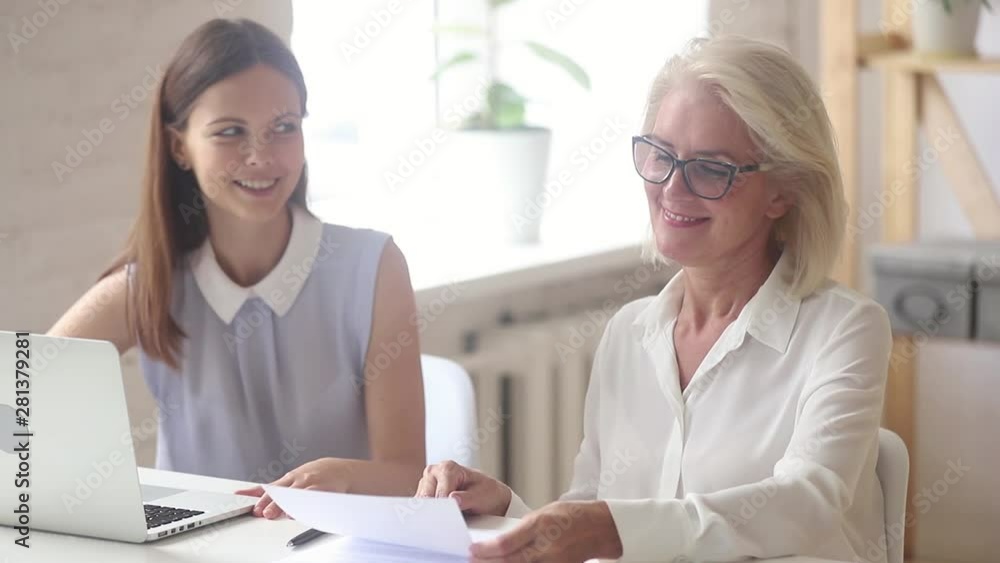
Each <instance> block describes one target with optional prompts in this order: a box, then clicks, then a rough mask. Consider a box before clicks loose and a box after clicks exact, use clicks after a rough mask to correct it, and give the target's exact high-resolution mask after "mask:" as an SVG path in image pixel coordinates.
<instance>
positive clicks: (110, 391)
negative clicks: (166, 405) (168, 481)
mask: <svg viewBox="0 0 1000 563" xmlns="http://www.w3.org/2000/svg"><path fill="white" fill-rule="evenodd" d="M19 342H20V347H19V346H18V344H19ZM19 360H23V362H21V363H19ZM0 366H3V368H2V373H3V376H2V377H0V525H5V526H12V527H21V526H25V525H27V527H28V528H30V529H39V530H49V531H54V532H60V533H66V534H75V535H80V536H90V537H96V538H104V539H111V540H119V541H126V542H133V543H142V542H148V541H154V540H157V539H161V538H164V537H168V536H170V535H173V534H177V533H181V532H184V531H187V530H191V529H194V528H198V527H200V526H204V525H206V524H210V523H213V522H218V521H220V520H224V519H227V518H231V517H234V516H238V515H240V514H245V513H247V512H249V511H250V510H251V509H252V508H253V505H254V503H255V502H256V501H257V499H256V498H253V497H246V496H240V495H235V494H219V493H208V492H196V491H184V490H177V489H166V488H162V487H151V486H146V485H141V484H140V482H139V476H138V471H137V470H136V462H135V453H134V450H133V443H132V428H131V427H130V425H129V419H128V411H127V409H126V405H125V389H124V384H123V382H122V373H121V365H120V364H119V358H118V351H117V349H115V347H114V346H113V345H112V344H111V343H110V342H104V341H99V340H82V339H76V338H54V337H48V336H43V335H38V334H31V335H27V336H25V335H24V333H13V332H3V331H0ZM25 366H26V367H27V369H23V368H24V367H25ZM18 370H20V372H22V373H18ZM25 374H26V375H25ZM20 381H27V383H20ZM25 406H26V410H25ZM22 418H24V419H26V422H27V426H22V425H21V423H23V422H25V420H22ZM29 433H30V434H31V435H30V436H26V435H25V434H29ZM25 450H27V451H25ZM22 495H28V496H27V497H26V498H27V500H28V502H22V500H24V498H25V497H23V496H22Z"/></svg>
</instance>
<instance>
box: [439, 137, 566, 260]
mask: <svg viewBox="0 0 1000 563" xmlns="http://www.w3.org/2000/svg"><path fill="white" fill-rule="evenodd" d="M551 137H552V133H551V131H549V130H548V129H541V128H531V129H505V130H499V131H497V130H486V129H483V130H461V131H456V132H455V140H454V143H455V144H456V145H458V146H457V147H456V149H457V150H454V151H451V152H452V159H453V160H452V161H451V164H453V165H454V166H455V167H456V170H455V171H460V173H461V176H462V177H463V178H464V180H463V184H465V185H466V187H465V189H467V190H470V193H471V194H472V195H474V197H475V200H476V205H475V211H474V213H476V214H481V215H477V217H478V218H479V219H480V220H479V221H477V225H478V226H480V227H481V228H482V229H483V230H487V231H489V232H490V234H497V235H498V236H499V237H500V238H501V239H502V240H503V241H505V242H512V243H517V244H532V243H537V242H538V231H539V227H540V226H541V222H542V212H543V211H544V208H545V206H546V205H547V203H548V202H547V200H543V199H542V198H541V196H542V195H543V193H542V192H543V187H544V185H545V178H546V174H547V173H548V164H549V143H550V141H551ZM470 236H475V235H474V234H470ZM491 238H495V237H493V236H487V237H485V240H489V239H491Z"/></svg>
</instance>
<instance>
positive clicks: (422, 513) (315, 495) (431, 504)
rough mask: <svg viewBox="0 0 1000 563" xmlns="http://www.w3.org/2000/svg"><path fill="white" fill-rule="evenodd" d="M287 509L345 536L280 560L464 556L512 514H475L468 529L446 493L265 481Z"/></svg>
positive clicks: (374, 561)
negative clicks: (387, 492) (351, 490)
mask: <svg viewBox="0 0 1000 563" xmlns="http://www.w3.org/2000/svg"><path fill="white" fill-rule="evenodd" d="M264 490H265V491H267V494H269V495H270V496H271V498H272V499H273V500H274V502H276V503H277V504H278V506H280V507H281V509H282V510H284V511H285V513H286V514H288V515H289V516H291V517H292V518H294V519H296V520H298V521H299V522H301V523H302V524H305V525H306V526H309V527H311V528H315V529H317V530H322V531H324V532H327V533H330V534H338V535H341V536H349V537H343V538H330V539H329V540H326V541H322V542H320V541H317V542H313V543H315V544H317V545H311V544H307V545H305V546H303V547H302V548H298V549H296V550H295V553H293V554H292V555H291V556H290V557H288V558H286V559H283V560H282V562H283V563H292V562H306V561H310V562H312V561H317V562H318V561H330V562H335V561H365V562H370V563H381V562H395V561H444V562H457V561H467V560H468V553H469V546H470V545H472V542H473V541H482V540H485V539H487V538H490V537H493V536H496V535H498V534H500V533H502V532H503V531H505V530H508V529H511V528H512V527H513V526H515V525H516V524H517V521H516V520H511V519H506V518H496V517H480V518H479V521H480V523H481V524H480V525H479V526H476V528H478V529H472V530H470V529H469V526H467V525H466V522H465V518H464V517H463V516H462V512H461V510H459V508H458V504H457V503H456V502H455V501H454V500H452V499H450V498H443V499H439V498H412V497H379V496H369V495H347V494H341V493H328V492H324V491H307V490H303V489H289V488H285V487H275V486H271V485H265V486H264Z"/></svg>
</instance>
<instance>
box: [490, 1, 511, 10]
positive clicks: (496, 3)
mask: <svg viewBox="0 0 1000 563" xmlns="http://www.w3.org/2000/svg"><path fill="white" fill-rule="evenodd" d="M513 1H514V0H490V8H491V9H494V10H495V9H497V8H499V7H500V6H503V5H504V4H510V3H511V2H513Z"/></svg>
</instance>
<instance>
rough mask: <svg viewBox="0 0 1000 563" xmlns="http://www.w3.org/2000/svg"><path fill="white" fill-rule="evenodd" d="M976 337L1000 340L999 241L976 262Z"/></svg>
mask: <svg viewBox="0 0 1000 563" xmlns="http://www.w3.org/2000/svg"><path fill="white" fill-rule="evenodd" d="M975 276H976V281H977V283H978V284H979V288H978V292H977V295H976V299H977V300H978V302H979V304H978V308H977V311H976V326H975V333H976V338H981V339H983V340H993V341H995V342H1000V242H995V243H994V245H993V252H991V253H990V252H983V253H981V254H980V255H979V257H978V260H977V262H976V271H975Z"/></svg>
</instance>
